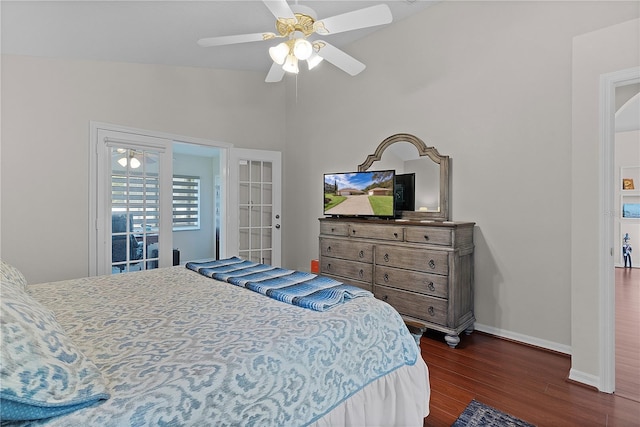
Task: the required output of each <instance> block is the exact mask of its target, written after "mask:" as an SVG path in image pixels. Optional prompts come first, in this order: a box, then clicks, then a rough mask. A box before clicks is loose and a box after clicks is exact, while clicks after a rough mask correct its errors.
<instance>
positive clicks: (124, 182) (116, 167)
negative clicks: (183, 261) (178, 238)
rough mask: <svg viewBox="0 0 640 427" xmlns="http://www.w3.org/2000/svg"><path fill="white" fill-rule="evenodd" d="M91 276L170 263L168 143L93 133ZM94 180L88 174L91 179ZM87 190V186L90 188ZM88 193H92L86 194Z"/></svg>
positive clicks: (125, 134) (106, 132)
mask: <svg viewBox="0 0 640 427" xmlns="http://www.w3.org/2000/svg"><path fill="white" fill-rule="evenodd" d="M95 133H96V145H95V150H96V152H95V170H96V173H95V185H96V188H97V191H96V192H95V193H96V197H95V200H93V198H92V207H93V206H94V207H95V212H94V215H95V216H94V217H95V218H96V219H95V234H94V233H91V234H92V237H94V238H95V242H93V243H91V244H90V248H95V254H92V255H90V256H92V257H93V256H95V258H94V260H92V261H94V262H93V263H90V264H92V267H91V268H92V271H91V272H92V273H94V274H111V273H122V272H128V271H137V270H147V269H151V268H158V267H163V266H170V265H171V264H172V250H171V249H172V233H171V229H172V228H171V227H172V210H171V209H172V208H171V203H172V163H171V143H172V141H171V140H167V139H163V138H156V137H150V136H145V135H138V134H135V133H128V132H119V131H114V130H107V129H99V128H97V129H95ZM92 175H94V174H92ZM92 185H93V184H92ZM92 193H93V192H92Z"/></svg>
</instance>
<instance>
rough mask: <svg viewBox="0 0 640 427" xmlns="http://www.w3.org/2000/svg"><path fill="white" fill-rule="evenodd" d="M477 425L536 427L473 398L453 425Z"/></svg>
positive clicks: (473, 426)
mask: <svg viewBox="0 0 640 427" xmlns="http://www.w3.org/2000/svg"><path fill="white" fill-rule="evenodd" d="M476 426H478V427H479V426H500V427H503V426H507V427H535V426H534V425H533V424H529V423H527V422H525V421H522V420H521V419H518V418H516V417H513V416H511V415H509V414H505V413H504V412H502V411H499V410H497V409H496V408H492V407H491V406H487V405H485V404H484V403H480V402H478V401H477V400H472V401H471V403H469V405H468V406H467V407H466V408H465V410H464V412H463V413H462V414H461V415H460V416H459V417H458V419H457V420H456V422H455V423H453V425H452V426H451V427H476Z"/></svg>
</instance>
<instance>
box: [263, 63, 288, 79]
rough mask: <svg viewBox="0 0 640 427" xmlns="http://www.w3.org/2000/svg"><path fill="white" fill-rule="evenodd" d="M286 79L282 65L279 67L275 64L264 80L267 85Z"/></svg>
mask: <svg viewBox="0 0 640 427" xmlns="http://www.w3.org/2000/svg"><path fill="white" fill-rule="evenodd" d="M283 77H284V69H283V68H282V65H278V64H276V63H275V62H274V63H273V64H272V65H271V68H270V69H269V73H267V78H266V79H265V80H264V81H265V82H267V83H277V82H279V81H281V80H282V78H283Z"/></svg>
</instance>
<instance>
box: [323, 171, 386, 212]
mask: <svg viewBox="0 0 640 427" xmlns="http://www.w3.org/2000/svg"><path fill="white" fill-rule="evenodd" d="M394 182H395V172H394V171H393V170H383V171H366V172H343V173H331V174H324V214H325V215H332V216H362V217H381V218H385V217H393V216H394V215H395V210H394V195H393V193H394Z"/></svg>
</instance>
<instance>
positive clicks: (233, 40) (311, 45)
mask: <svg viewBox="0 0 640 427" xmlns="http://www.w3.org/2000/svg"><path fill="white" fill-rule="evenodd" d="M262 1H263V2H264V4H265V5H266V6H267V8H268V9H269V10H270V11H271V13H272V14H273V15H274V16H275V17H276V30H277V33H271V32H266V33H253V34H240V35H230V36H221V37H208V38H204V39H200V40H198V45H200V46H202V47H213V46H223V45H230V44H237V43H247V42H256V41H266V40H275V39H278V38H282V39H285V41H283V42H281V43H279V44H277V45H274V46H271V47H270V48H269V55H270V56H271V59H272V60H273V65H272V66H271V69H270V70H269V73H268V74H267V78H266V79H265V81H266V82H269V83H272V82H279V81H281V80H282V78H283V77H284V74H285V72H290V73H294V74H297V73H298V71H299V67H298V62H299V61H307V65H308V68H309V69H310V70H311V69H312V68H314V67H315V66H316V65H318V64H319V63H320V62H321V61H322V60H323V59H324V60H326V61H327V62H330V63H332V64H333V65H335V66H336V67H338V68H340V69H341V70H343V71H345V72H346V73H348V74H350V75H352V76H355V75H356V74H359V73H360V72H362V70H364V69H365V67H366V66H365V65H364V64H363V63H362V62H360V61H358V60H357V59H355V58H354V57H352V56H350V55H348V54H347V53H345V52H343V51H342V50H340V49H338V48H337V47H335V46H333V45H331V44H330V43H328V42H326V41H324V40H318V39H315V35H321V36H325V35H327V36H328V35H332V34H338V33H343V32H346V31H352V30H358V29H361V28H367V27H374V26H376V25H383V24H388V23H390V22H391V21H392V20H393V17H392V15H391V10H390V9H389V6H387V5H386V4H379V5H376V6H371V7H366V8H363V9H358V10H355V11H352V12H347V13H343V14H340V15H335V16H332V17H329V18H325V19H322V20H317V17H316V14H315V12H314V11H313V10H312V9H311V8H309V7H306V6H300V5H298V4H297V3H296V5H293V6H289V4H288V3H287V1H286V0H262Z"/></svg>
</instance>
